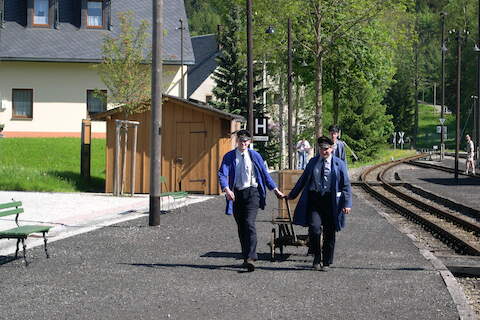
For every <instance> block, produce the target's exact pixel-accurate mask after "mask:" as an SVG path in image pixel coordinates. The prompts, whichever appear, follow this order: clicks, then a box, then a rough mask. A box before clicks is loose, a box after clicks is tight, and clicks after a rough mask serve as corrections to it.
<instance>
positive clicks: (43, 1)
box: [33, 0, 49, 26]
mask: <svg viewBox="0 0 480 320" xmlns="http://www.w3.org/2000/svg"><path fill="white" fill-rule="evenodd" d="M48 2H49V0H35V1H34V2H33V25H36V26H48V7H49V5H48Z"/></svg>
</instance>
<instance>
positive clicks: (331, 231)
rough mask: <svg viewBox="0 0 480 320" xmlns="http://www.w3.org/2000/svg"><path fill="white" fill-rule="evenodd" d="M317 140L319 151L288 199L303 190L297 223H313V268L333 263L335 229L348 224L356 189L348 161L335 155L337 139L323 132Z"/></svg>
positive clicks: (318, 268) (311, 240)
mask: <svg viewBox="0 0 480 320" xmlns="http://www.w3.org/2000/svg"><path fill="white" fill-rule="evenodd" d="M317 143H318V147H319V155H317V156H316V157H314V158H312V159H311V160H310V161H309V162H308V164H307V167H306V168H305V171H303V174H302V175H301V177H300V178H299V179H298V181H297V183H296V184H295V187H294V188H293V189H292V191H290V193H289V194H288V199H295V198H296V197H297V196H298V195H299V194H300V192H301V191H302V190H303V192H302V195H301V196H300V200H299V201H298V204H297V207H296V208H295V214H294V218H293V223H294V224H297V225H301V226H304V227H307V226H308V227H309V242H310V246H311V248H312V251H313V254H314V259H313V268H314V269H315V270H319V271H327V270H328V268H329V266H330V265H331V264H332V263H333V255H334V250H335V233H336V232H337V231H340V230H341V229H342V228H343V227H344V225H345V214H349V213H350V210H351V207H352V192H351V186H350V180H349V178H348V171H347V167H346V165H345V162H344V161H342V160H341V159H339V158H338V157H336V156H334V155H333V141H332V140H331V139H330V138H328V137H325V136H322V137H320V138H318V140H317ZM322 234H323V241H322V243H321V242H320V239H321V235H322Z"/></svg>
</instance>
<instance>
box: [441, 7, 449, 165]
mask: <svg viewBox="0 0 480 320" xmlns="http://www.w3.org/2000/svg"><path fill="white" fill-rule="evenodd" d="M440 15H441V17H442V47H441V51H442V106H441V110H440V118H442V119H443V118H444V116H445V115H444V110H445V51H446V49H447V48H446V46H445V15H446V13H445V12H442V13H441V14H440ZM444 152H445V142H444V141H443V123H440V160H443V157H444Z"/></svg>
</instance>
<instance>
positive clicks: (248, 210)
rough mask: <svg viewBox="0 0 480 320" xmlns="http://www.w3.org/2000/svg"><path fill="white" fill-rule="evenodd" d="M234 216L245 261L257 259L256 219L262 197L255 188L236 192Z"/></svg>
mask: <svg viewBox="0 0 480 320" xmlns="http://www.w3.org/2000/svg"><path fill="white" fill-rule="evenodd" d="M233 192H234V194H235V201H234V202H233V216H234V217H235V221H236V222H237V227H238V237H239V239H240V245H241V246H242V257H243V259H254V260H256V259H257V229H256V227H255V219H256V218H257V212H258V208H259V206H260V195H259V194H258V189H257V188H254V187H250V188H246V189H243V190H237V189H235V190H234V191H233Z"/></svg>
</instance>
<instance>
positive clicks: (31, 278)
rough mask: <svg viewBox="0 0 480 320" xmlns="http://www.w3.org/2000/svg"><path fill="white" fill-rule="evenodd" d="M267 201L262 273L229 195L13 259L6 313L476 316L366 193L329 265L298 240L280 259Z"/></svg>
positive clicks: (260, 227) (8, 266) (3, 302)
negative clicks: (316, 260) (244, 246)
mask: <svg viewBox="0 0 480 320" xmlns="http://www.w3.org/2000/svg"><path fill="white" fill-rule="evenodd" d="M19 200H20V199H19ZM267 200H268V204H267V209H266V210H265V211H260V213H259V215H258V218H257V232H258V252H259V260H258V261H257V263H256V270H255V272H253V273H246V272H244V269H242V268H241V267H240V265H241V263H242V260H241V259H240V256H239V253H238V252H239V250H240V249H239V245H238V239H237V233H236V225H235V222H234V219H233V217H230V216H226V215H225V214H224V213H223V210H224V205H225V203H224V198H223V197H222V196H218V197H213V198H209V199H208V200H206V201H203V202H197V203H194V204H191V205H189V209H188V210H183V211H181V212H174V213H169V214H165V215H162V216H161V225H160V226H159V227H148V214H147V213H146V212H144V213H143V215H141V216H140V217H137V218H136V219H132V220H129V221H124V222H120V223H117V224H113V225H106V226H104V227H102V228H99V229H95V230H92V231H90V232H86V233H81V234H76V235H75V236H72V237H68V238H64V239H62V240H61V241H55V242H51V243H50V244H49V252H50V254H51V258H50V259H46V258H45V257H44V254H43V251H42V250H43V249H42V247H36V248H33V249H31V250H29V252H28V255H29V257H30V262H31V263H30V265H29V266H28V267H25V266H24V265H23V260H22V259H18V260H14V261H3V263H2V264H1V265H0V279H2V280H1V281H0V287H1V289H2V297H1V299H0V307H1V309H2V316H1V317H5V319H34V318H38V317H39V315H40V317H42V315H43V317H48V318H51V319H85V318H91V319H116V320H119V319H132V318H139V319H327V318H330V319H459V318H462V319H473V317H470V316H471V314H469V313H468V310H467V309H468V308H467V309H465V306H464V305H462V303H461V302H459V301H460V300H458V297H456V296H455V295H456V294H458V292H455V290H456V289H454V288H453V287H452V286H451V285H450V286H448V285H447V284H446V282H445V280H444V277H442V273H445V270H444V269H443V268H442V267H441V266H440V267H439V265H438V264H437V263H436V262H435V260H431V259H434V258H431V257H429V256H428V254H425V253H423V254H422V250H421V249H419V248H418V247H416V246H415V244H414V243H413V242H412V241H411V239H410V238H409V237H407V236H406V235H405V234H403V233H401V232H400V231H399V230H397V229H396V228H395V227H394V226H393V225H392V224H390V223H389V222H388V220H387V219H386V218H385V215H384V214H383V213H382V212H379V211H378V210H377V209H376V207H374V206H372V205H371V204H370V203H369V202H367V201H366V200H364V199H363V198H361V197H359V196H357V195H354V199H353V200H354V202H353V203H354V208H353V212H352V214H351V215H349V216H348V218H347V226H346V228H345V229H344V231H342V232H340V233H338V234H337V248H336V257H335V260H334V264H333V265H332V267H331V268H330V270H329V271H328V272H318V271H313V270H312V268H311V265H312V258H311V257H309V256H306V255H305V254H306V248H304V247H300V248H295V247H288V248H286V250H285V253H286V255H285V256H284V257H283V259H280V261H276V262H271V261H270V252H269V247H268V246H267V243H268V241H269V235H270V230H271V228H272V224H271V217H272V213H274V212H276V210H278V207H277V206H278V204H277V200H276V198H274V196H273V194H269V196H268V199H267ZM75 210H77V212H79V213H80V212H81V211H82V207H81V206H80V205H78V206H77V208H76V209H75ZM297 233H306V229H304V228H298V229H297ZM430 258H431V259H430ZM2 259H4V260H5V259H6V258H5V257H2ZM452 288H453V289H452ZM452 290H453V291H452Z"/></svg>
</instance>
